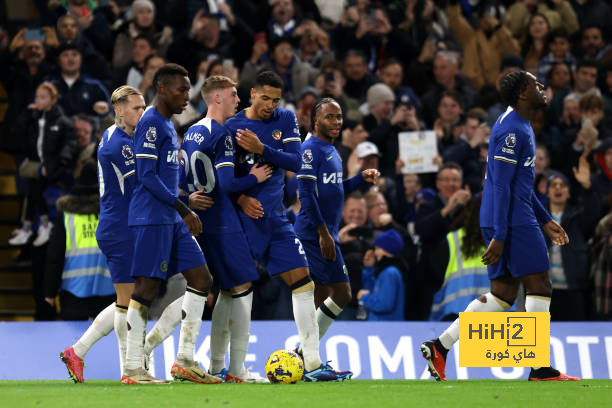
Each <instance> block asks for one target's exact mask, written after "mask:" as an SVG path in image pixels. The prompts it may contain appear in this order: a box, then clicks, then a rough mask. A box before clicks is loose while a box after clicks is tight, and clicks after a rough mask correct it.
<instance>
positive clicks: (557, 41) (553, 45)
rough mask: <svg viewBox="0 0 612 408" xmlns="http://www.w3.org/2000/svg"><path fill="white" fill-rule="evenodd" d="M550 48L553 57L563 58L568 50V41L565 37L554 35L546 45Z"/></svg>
mask: <svg viewBox="0 0 612 408" xmlns="http://www.w3.org/2000/svg"><path fill="white" fill-rule="evenodd" d="M548 47H549V48H550V52H552V53H553V55H554V56H555V58H559V59H561V58H563V57H565V54H567V53H568V52H569V50H570V43H569V41H567V38H564V37H555V38H553V40H552V41H551V42H550V44H549V45H548Z"/></svg>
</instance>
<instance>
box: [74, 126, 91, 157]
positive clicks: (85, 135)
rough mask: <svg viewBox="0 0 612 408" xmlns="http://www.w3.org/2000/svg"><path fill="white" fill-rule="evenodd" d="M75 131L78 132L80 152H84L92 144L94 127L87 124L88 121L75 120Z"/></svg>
mask: <svg viewBox="0 0 612 408" xmlns="http://www.w3.org/2000/svg"><path fill="white" fill-rule="evenodd" d="M74 130H75V131H76V135H77V144H78V145H79V150H83V149H84V148H86V147H87V146H88V145H89V144H90V143H91V135H92V134H93V127H92V126H91V123H89V122H87V121H86V120H81V119H75V120H74Z"/></svg>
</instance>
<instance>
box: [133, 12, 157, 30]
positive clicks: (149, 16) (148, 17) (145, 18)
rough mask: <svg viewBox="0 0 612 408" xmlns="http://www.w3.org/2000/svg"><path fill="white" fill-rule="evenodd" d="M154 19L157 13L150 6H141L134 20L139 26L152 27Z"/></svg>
mask: <svg viewBox="0 0 612 408" xmlns="http://www.w3.org/2000/svg"><path fill="white" fill-rule="evenodd" d="M154 19H155V13H154V12H153V10H151V9H150V8H149V7H140V8H139V9H138V10H137V11H136V13H135V14H134V22H135V23H136V25H137V26H139V27H143V28H146V27H151V26H152V25H153V20H154Z"/></svg>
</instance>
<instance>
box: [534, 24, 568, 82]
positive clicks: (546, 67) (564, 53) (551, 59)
mask: <svg viewBox="0 0 612 408" xmlns="http://www.w3.org/2000/svg"><path fill="white" fill-rule="evenodd" d="M546 42H547V45H548V50H547V51H548V54H546V55H544V56H543V57H542V58H541V59H540V64H539V66H538V75H537V78H538V81H540V83H542V84H543V85H545V86H548V85H550V81H549V79H550V78H551V77H552V73H551V71H552V69H553V67H555V66H557V65H560V64H563V65H565V66H566V67H567V69H568V75H567V79H569V72H571V71H573V70H574V69H576V58H574V56H573V55H572V54H571V52H570V49H571V44H570V40H569V36H568V35H567V33H566V32H565V30H564V29H562V28H560V29H557V30H554V31H552V32H551V33H550V34H549V35H548V39H547V41H546ZM570 70H571V71H570ZM549 74H550V75H549ZM566 85H567V84H566ZM555 87H556V88H557V89H556V90H559V89H560V87H559V85H558V84H556V85H555Z"/></svg>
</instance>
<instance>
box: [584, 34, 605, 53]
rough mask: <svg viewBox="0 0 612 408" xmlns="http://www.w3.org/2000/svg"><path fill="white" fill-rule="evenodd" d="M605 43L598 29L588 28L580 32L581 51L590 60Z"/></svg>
mask: <svg viewBox="0 0 612 408" xmlns="http://www.w3.org/2000/svg"><path fill="white" fill-rule="evenodd" d="M604 45H605V43H604V40H603V36H602V34H601V31H600V30H599V28H596V27H589V28H587V29H585V30H584V31H583V32H582V49H583V50H584V52H585V53H586V54H587V55H588V56H589V57H591V58H594V57H595V56H596V55H597V53H598V52H599V50H601V49H602V48H603V47H604Z"/></svg>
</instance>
